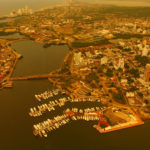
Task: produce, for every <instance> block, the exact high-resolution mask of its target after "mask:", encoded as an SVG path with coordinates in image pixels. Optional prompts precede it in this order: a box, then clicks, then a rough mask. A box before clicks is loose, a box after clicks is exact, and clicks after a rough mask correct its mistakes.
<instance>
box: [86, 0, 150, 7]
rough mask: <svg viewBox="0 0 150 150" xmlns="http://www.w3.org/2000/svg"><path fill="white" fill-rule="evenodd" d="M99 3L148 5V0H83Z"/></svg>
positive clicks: (149, 3)
mask: <svg viewBox="0 0 150 150" xmlns="http://www.w3.org/2000/svg"><path fill="white" fill-rule="evenodd" d="M84 1H88V2H96V3H101V4H114V5H123V6H150V0H84Z"/></svg>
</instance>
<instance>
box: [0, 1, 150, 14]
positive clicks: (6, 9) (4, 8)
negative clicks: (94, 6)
mask: <svg viewBox="0 0 150 150" xmlns="http://www.w3.org/2000/svg"><path fill="white" fill-rule="evenodd" d="M78 1H84V2H94V3H100V4H114V5H123V6H150V0H78ZM62 2H64V0H0V15H3V14H9V13H10V12H11V11H12V10H13V9H18V8H22V7H24V6H25V5H26V4H27V5H29V6H30V7H31V8H32V9H39V8H42V7H47V6H50V5H52V4H58V3H62Z"/></svg>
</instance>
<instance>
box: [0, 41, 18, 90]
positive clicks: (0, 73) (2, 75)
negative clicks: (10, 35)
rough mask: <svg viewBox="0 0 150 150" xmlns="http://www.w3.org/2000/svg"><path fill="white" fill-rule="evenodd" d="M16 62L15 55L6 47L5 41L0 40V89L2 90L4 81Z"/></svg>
mask: <svg viewBox="0 0 150 150" xmlns="http://www.w3.org/2000/svg"><path fill="white" fill-rule="evenodd" d="M15 61H16V55H15V54H14V53H13V52H12V50H11V48H10V47H9V46H8V45H7V43H6V41H4V40H0V88H2V86H3V84H4V81H5V80H7V77H8V76H9V74H10V73H11V70H12V68H13V66H14V63H15Z"/></svg>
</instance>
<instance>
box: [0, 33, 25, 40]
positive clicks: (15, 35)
mask: <svg viewBox="0 0 150 150" xmlns="http://www.w3.org/2000/svg"><path fill="white" fill-rule="evenodd" d="M22 37H24V36H23V35H21V34H19V33H14V34H10V35H5V36H0V38H1V39H6V40H10V39H13V40H15V39H19V38H22Z"/></svg>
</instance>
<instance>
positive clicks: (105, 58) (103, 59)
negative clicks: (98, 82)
mask: <svg viewBox="0 0 150 150" xmlns="http://www.w3.org/2000/svg"><path fill="white" fill-rule="evenodd" d="M107 62H108V58H107V57H106V56H105V57H103V58H101V64H102V65H103V64H106V63H107Z"/></svg>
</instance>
